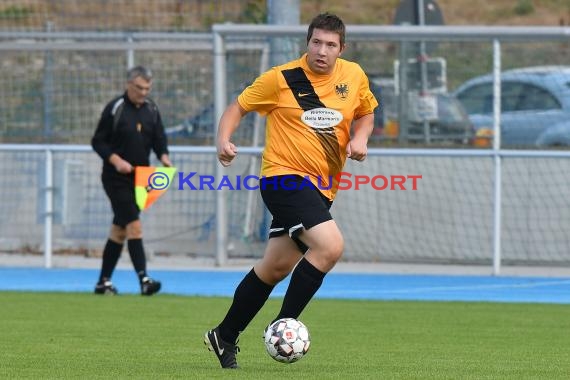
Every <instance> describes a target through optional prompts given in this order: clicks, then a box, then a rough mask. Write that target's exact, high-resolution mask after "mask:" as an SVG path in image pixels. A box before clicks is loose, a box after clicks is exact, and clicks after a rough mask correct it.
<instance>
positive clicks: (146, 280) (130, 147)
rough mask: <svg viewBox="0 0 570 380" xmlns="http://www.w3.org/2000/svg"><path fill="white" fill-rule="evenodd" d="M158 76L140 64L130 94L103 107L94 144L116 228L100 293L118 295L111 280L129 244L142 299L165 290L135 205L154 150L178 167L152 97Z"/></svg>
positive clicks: (131, 74)
mask: <svg viewBox="0 0 570 380" xmlns="http://www.w3.org/2000/svg"><path fill="white" fill-rule="evenodd" d="M151 85H152V72H151V70H149V69H148V68H145V67H142V66H136V67H133V68H131V69H129V70H128V71H127V83H126V91H125V92H124V93H123V95H121V96H119V97H117V98H115V99H113V100H112V101H111V102H109V103H108V104H107V105H106V106H105V108H104V109H103V113H102V114H101V118H100V120H99V124H98V125H97V129H96V131H95V134H94V136H93V138H92V140H91V145H92V146H93V149H94V150H95V152H97V154H98V155H99V156H100V157H101V158H102V159H103V172H102V175H101V180H102V182H103V188H104V189H105V193H106V194H107V197H108V198H109V200H110V202H111V207H112V209H113V214H114V217H113V224H112V225H111V231H110V234H109V238H108V240H107V243H106V244H105V248H104V250H103V262H102V265H101V272H100V275H99V281H98V282H97V285H96V286H95V294H108V295H115V294H117V293H118V292H117V288H115V286H113V283H112V282H111V276H112V274H113V271H114V269H115V267H116V266H117V262H118V261H119V257H120V256H121V251H122V250H123V244H124V242H125V240H127V247H128V250H129V255H130V257H131V261H132V263H133V267H134V269H135V272H136V273H137V276H138V280H139V283H140V289H141V294H142V295H147V296H150V295H152V294H154V293H156V292H158V291H159V290H160V286H161V284H160V282H159V281H156V280H153V279H152V278H150V277H149V276H148V274H147V271H146V256H145V253H144V246H143V241H142V236H143V234H142V225H141V221H140V219H139V213H140V210H139V209H138V206H137V204H136V201H135V190H134V167H135V166H149V156H150V151H151V149H152V150H153V151H154V153H155V154H156V157H157V158H158V159H159V160H160V162H161V163H162V165H164V166H172V163H171V162H170V158H169V156H168V145H167V140H166V135H165V133H164V125H163V124H162V119H161V117H160V112H159V110H158V107H157V106H156V104H155V103H154V102H153V101H152V100H150V99H149V98H148V94H149V93H150V90H151Z"/></svg>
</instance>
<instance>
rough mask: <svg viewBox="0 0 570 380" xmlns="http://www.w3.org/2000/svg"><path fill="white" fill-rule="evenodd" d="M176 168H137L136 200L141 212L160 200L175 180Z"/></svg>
mask: <svg viewBox="0 0 570 380" xmlns="http://www.w3.org/2000/svg"><path fill="white" fill-rule="evenodd" d="M175 173H176V168H173V167H164V166H161V167H159V166H136V167H135V199H136V201H137V206H138V207H139V210H141V211H142V210H144V209H146V208H148V207H150V205H152V204H153V203H154V202H156V200H157V199H158V198H160V197H161V196H162V195H164V193H165V192H166V190H167V189H168V187H169V186H170V184H171V183H172V180H173V179H174V174H175Z"/></svg>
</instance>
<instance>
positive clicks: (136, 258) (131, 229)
mask: <svg viewBox="0 0 570 380" xmlns="http://www.w3.org/2000/svg"><path fill="white" fill-rule="evenodd" d="M133 206H134V207H132V210H131V211H130V215H131V216H132V217H134V216H135V214H136V217H137V219H135V220H132V221H130V222H129V223H127V225H126V231H127V247H128V249H129V255H130V257H131V261H132V263H133V268H134V269H135V272H136V274H137V276H138V278H139V283H140V287H141V294H142V295H143V296H151V295H153V294H155V293H157V292H158V291H160V288H161V286H162V284H161V283H160V281H157V280H154V279H152V278H150V277H149V275H148V274H147V267H146V254H145V251H144V245H143V232H142V224H141V221H140V219H138V212H139V211H138V208H136V205H133ZM135 208H136V210H135ZM132 217H131V218H130V219H132Z"/></svg>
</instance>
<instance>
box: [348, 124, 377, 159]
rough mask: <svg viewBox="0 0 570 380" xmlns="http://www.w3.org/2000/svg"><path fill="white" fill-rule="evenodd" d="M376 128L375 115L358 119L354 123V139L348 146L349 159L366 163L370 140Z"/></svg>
mask: <svg viewBox="0 0 570 380" xmlns="http://www.w3.org/2000/svg"><path fill="white" fill-rule="evenodd" d="M373 127H374V114H373V113H369V114H367V115H364V116H362V117H360V118H359V119H356V120H354V121H353V123H352V130H353V134H352V138H351V139H350V141H349V142H348V145H347V146H346V155H347V157H349V158H351V159H353V160H356V161H364V159H365V158H366V155H367V154H368V147H367V145H368V138H369V137H370V135H371V134H372V128H373Z"/></svg>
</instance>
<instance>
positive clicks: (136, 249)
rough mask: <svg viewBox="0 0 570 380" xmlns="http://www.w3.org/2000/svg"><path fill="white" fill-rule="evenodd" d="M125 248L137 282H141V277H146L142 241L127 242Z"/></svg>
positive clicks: (130, 240)
mask: <svg viewBox="0 0 570 380" xmlns="http://www.w3.org/2000/svg"><path fill="white" fill-rule="evenodd" d="M127 247H128V248H129V255H130V256H131V261H132V262H133V267H134V268H135V272H137V275H138V276H139V281H142V279H143V277H146V256H145V255H144V248H143V243H142V239H129V240H127Z"/></svg>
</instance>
